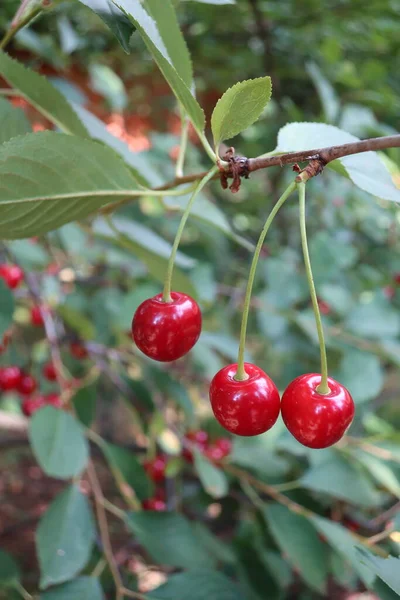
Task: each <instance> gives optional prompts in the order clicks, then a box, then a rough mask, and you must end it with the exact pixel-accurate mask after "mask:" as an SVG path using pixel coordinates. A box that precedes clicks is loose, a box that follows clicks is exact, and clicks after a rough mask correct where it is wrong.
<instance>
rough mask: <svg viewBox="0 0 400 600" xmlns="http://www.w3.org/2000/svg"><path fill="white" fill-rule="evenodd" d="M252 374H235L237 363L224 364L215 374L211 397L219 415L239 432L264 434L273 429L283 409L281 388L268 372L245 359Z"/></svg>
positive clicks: (245, 434) (224, 425)
mask: <svg viewBox="0 0 400 600" xmlns="http://www.w3.org/2000/svg"><path fill="white" fill-rule="evenodd" d="M244 368H245V371H246V373H247V375H248V376H249V377H248V379H246V380H244V381H237V380H236V379H235V378H234V377H235V375H236V371H237V364H232V365H228V366H227V367H224V368H223V369H221V370H220V371H218V373H217V374H216V375H215V376H214V378H213V380H212V382H211V386H210V401H211V406H212V409H213V411H214V415H215V418H216V419H217V421H219V423H220V424H221V425H222V427H224V428H225V429H227V431H230V432H231V433H235V434H236V435H243V436H252V435H260V434H261V433H264V432H265V431H268V430H269V429H271V427H272V426H273V425H274V424H275V422H276V420H277V418H278V416H279V411H280V398H279V392H278V389H277V387H276V385H275V384H274V382H273V381H272V379H270V378H269V377H268V375H267V374H266V373H264V371H263V370H262V369H260V368H259V367H257V366H256V365H253V364H250V363H245V365H244Z"/></svg>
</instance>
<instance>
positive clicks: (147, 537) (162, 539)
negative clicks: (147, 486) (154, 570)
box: [127, 511, 213, 569]
mask: <svg viewBox="0 0 400 600" xmlns="http://www.w3.org/2000/svg"><path fill="white" fill-rule="evenodd" d="M127 525H128V527H129V528H130V529H131V530H132V531H133V533H134V534H135V536H136V540H137V541H138V542H139V543H140V544H141V545H142V546H143V547H144V548H145V549H146V550H147V552H148V553H149V555H150V556H151V558H152V559H153V560H155V561H156V562H157V563H159V564H163V565H168V566H172V567H179V568H183V569H196V568H202V567H210V566H211V565H212V562H213V561H212V559H211V557H210V556H209V554H208V552H207V551H206V549H205V548H203V547H202V546H201V545H199V542H198V539H197V536H196V535H195V532H194V529H193V526H192V525H191V523H190V521H188V520H187V519H186V517H184V516H183V515H180V514H178V513H168V512H163V513H161V512H151V511H146V512H140V513H130V514H129V515H128V517H127Z"/></svg>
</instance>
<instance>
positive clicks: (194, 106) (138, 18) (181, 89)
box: [113, 0, 205, 133]
mask: <svg viewBox="0 0 400 600" xmlns="http://www.w3.org/2000/svg"><path fill="white" fill-rule="evenodd" d="M113 2H114V4H115V5H116V6H118V7H119V8H121V10H123V11H124V13H125V14H126V15H127V17H128V18H129V19H130V20H131V22H132V23H133V24H134V25H135V27H137V29H138V31H139V33H140V35H141V37H142V38H143V41H144V42H145V44H146V46H147V48H148V49H149V51H150V52H151V54H152V56H153V58H154V60H155V61H156V63H157V65H158V66H159V68H160V70H161V72H162V74H163V75H164V77H165V79H166V80H167V82H168V84H169V86H170V87H171V89H172V91H173V92H174V94H175V96H176V97H177V99H178V100H179V102H180V103H181V104H182V106H183V107H184V109H185V110H186V112H187V114H188V116H189V118H190V120H191V121H192V123H193V126H194V128H195V129H196V130H197V131H198V132H199V133H202V132H203V130H204V126H205V117H204V112H203V110H202V109H201V107H200V106H199V104H198V103H197V101H196V99H195V98H194V97H193V95H192V93H191V91H190V89H189V88H188V87H187V85H186V84H185V83H184V81H183V80H182V79H181V77H180V76H179V74H178V72H177V71H176V69H175V67H174V66H173V64H172V61H171V57H170V56H169V55H168V51H167V49H166V47H165V44H164V42H163V40H162V38H161V35H160V32H159V30H158V28H157V25H156V23H155V22H154V20H153V19H152V18H151V17H150V15H149V14H148V13H147V12H146V11H145V9H144V8H143V6H142V5H141V3H140V2H139V0H113Z"/></svg>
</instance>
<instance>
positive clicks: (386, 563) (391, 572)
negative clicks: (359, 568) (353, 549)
mask: <svg viewBox="0 0 400 600" xmlns="http://www.w3.org/2000/svg"><path fill="white" fill-rule="evenodd" d="M357 552H358V554H359V557H360V560H361V561H362V562H363V563H364V564H365V565H367V566H368V568H370V569H371V571H372V572H373V573H375V575H378V577H380V578H381V579H382V580H383V581H384V582H385V583H386V584H387V585H388V586H389V587H390V588H391V589H392V590H393V591H394V592H396V594H398V595H399V596H400V559H399V558H395V557H394V556H389V557H388V558H381V557H380V556H375V555H374V554H372V553H371V552H368V550H366V549H365V548H357Z"/></svg>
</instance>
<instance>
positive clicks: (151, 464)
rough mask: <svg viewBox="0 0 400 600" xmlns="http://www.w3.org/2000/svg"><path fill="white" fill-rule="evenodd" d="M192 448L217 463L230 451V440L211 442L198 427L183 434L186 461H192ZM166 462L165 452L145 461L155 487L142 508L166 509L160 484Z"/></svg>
mask: <svg viewBox="0 0 400 600" xmlns="http://www.w3.org/2000/svg"><path fill="white" fill-rule="evenodd" d="M194 448H196V449H197V450H198V451H199V452H200V453H201V454H203V455H204V456H206V457H207V458H208V459H209V460H210V461H211V462H213V463H214V464H216V465H218V464H219V463H220V462H221V461H222V460H223V459H224V458H226V457H227V456H229V454H230V453H231V450H232V442H231V440H230V439H229V438H225V437H224V438H218V439H216V440H215V441H214V442H212V441H210V439H209V435H208V433H207V431H204V430H202V429H198V430H196V431H189V432H188V433H187V434H186V435H185V439H184V448H183V451H182V457H183V458H184V459H185V460H186V461H187V462H188V463H193V451H192V450H193V449H194ZM167 464H168V459H167V457H166V456H165V454H157V456H156V457H155V458H153V459H151V460H146V461H145V463H144V468H145V471H146V473H147V475H148V477H149V478H150V479H151V480H152V481H153V482H154V483H155V484H156V486H157V487H156V491H155V494H154V496H152V497H151V498H148V499H146V500H145V501H144V502H143V504H142V506H143V510H155V511H159V512H162V511H164V510H166V509H167V505H166V502H165V491H164V488H163V487H162V484H163V483H164V482H165V477H166V468H167Z"/></svg>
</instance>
